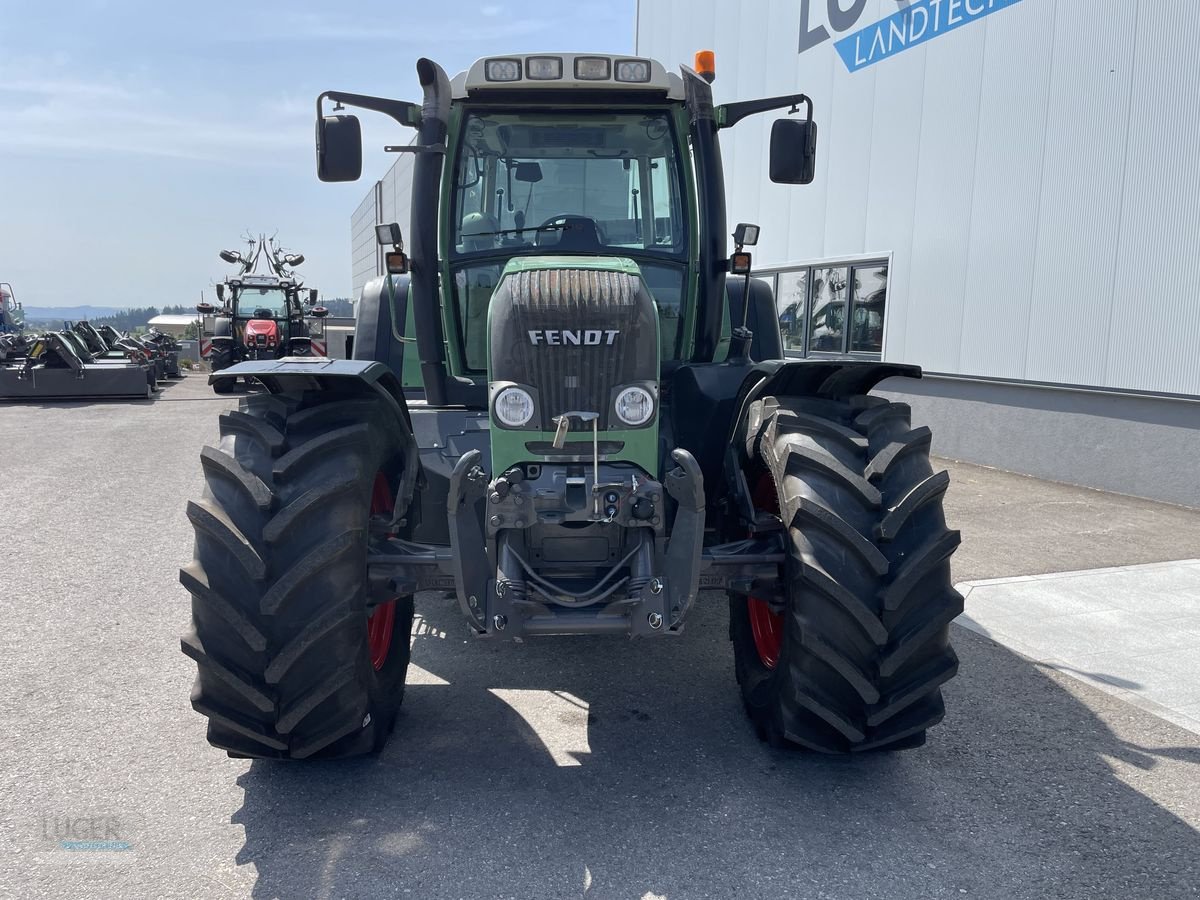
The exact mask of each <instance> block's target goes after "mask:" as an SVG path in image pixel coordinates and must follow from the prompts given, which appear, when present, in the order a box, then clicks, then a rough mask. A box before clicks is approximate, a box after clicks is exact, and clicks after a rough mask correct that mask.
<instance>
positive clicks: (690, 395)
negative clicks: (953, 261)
mask: <svg viewBox="0 0 1200 900" xmlns="http://www.w3.org/2000/svg"><path fill="white" fill-rule="evenodd" d="M896 376H899V377H905V378H920V377H921V369H920V367H919V366H909V365H902V364H899V363H883V362H878V361H876V360H857V359H773V360H768V361H766V362H758V363H754V362H749V361H747V360H742V361H738V360H732V361H728V362H724V363H708V364H698V365H685V366H681V367H680V368H679V369H678V370H677V371H676V373H675V376H674V379H673V384H672V388H671V393H672V397H673V400H674V402H673V405H672V410H671V414H672V424H673V426H674V434H675V443H676V444H677V445H678V446H680V447H682V448H683V449H685V450H687V451H689V452H690V453H691V454H692V455H693V456H695V457H696V461H697V462H698V463H699V464H700V470H701V472H703V474H704V487H705V491H706V493H707V495H708V498H709V501H710V503H711V502H713V501H714V500H716V499H719V498H720V497H722V496H725V493H726V490H727V489H728V485H727V484H726V480H727V479H726V474H727V473H726V472H725V471H724V470H725V468H726V466H725V462H726V460H725V454H726V450H727V449H728V448H729V447H743V446H744V445H745V439H746V434H747V431H748V429H749V423H748V419H749V415H748V413H749V410H750V406H751V404H752V403H753V402H754V401H755V400H757V399H759V398H761V397H768V396H772V395H781V396H805V397H828V398H830V399H843V398H846V397H852V396H854V395H856V394H865V393H867V392H868V391H870V390H871V389H872V388H873V387H875V385H876V384H878V383H879V382H880V381H882V380H883V379H885V378H892V377H896ZM715 435H725V440H724V441H716V440H713V437H714V436H715Z"/></svg>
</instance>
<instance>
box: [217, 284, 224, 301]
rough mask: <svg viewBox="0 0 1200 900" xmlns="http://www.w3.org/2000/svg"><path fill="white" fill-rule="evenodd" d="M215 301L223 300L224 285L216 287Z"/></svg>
mask: <svg viewBox="0 0 1200 900" xmlns="http://www.w3.org/2000/svg"><path fill="white" fill-rule="evenodd" d="M217 299H218V300H221V301H224V299H225V285H223V284H218V285H217Z"/></svg>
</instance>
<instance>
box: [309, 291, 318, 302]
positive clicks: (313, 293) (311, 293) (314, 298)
mask: <svg viewBox="0 0 1200 900" xmlns="http://www.w3.org/2000/svg"><path fill="white" fill-rule="evenodd" d="M316 302H317V289H316V288H309V290H308V305H309V306H313V305H314V304H315V303H316Z"/></svg>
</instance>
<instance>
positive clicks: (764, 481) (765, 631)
mask: <svg viewBox="0 0 1200 900" xmlns="http://www.w3.org/2000/svg"><path fill="white" fill-rule="evenodd" d="M752 497H753V500H754V508H755V509H757V510H761V511H762V512H768V513H773V514H775V515H778V514H779V498H778V496H777V495H776V493H775V482H774V481H773V480H772V479H771V476H770V475H768V474H765V473H764V474H763V476H762V477H761V478H759V479H758V481H757V483H756V484H755V485H754V493H753V495H752ZM746 612H747V614H748V615H749V617H750V633H751V634H752V635H754V649H756V650H757V651H758V659H759V662H761V663H762V664H763V665H764V666H765V667H766V668H768V669H774V668H775V666H776V665H778V663H779V652H780V651H781V650H782V649H783V614H782V613H777V612H775V611H774V610H773V609H771V605H770V604H769V603H768V602H767V601H766V600H763V599H760V598H759V597H754V596H750V597H747V598H746Z"/></svg>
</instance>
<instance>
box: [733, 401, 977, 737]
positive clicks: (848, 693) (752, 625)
mask: <svg viewBox="0 0 1200 900" xmlns="http://www.w3.org/2000/svg"><path fill="white" fill-rule="evenodd" d="M759 413H760V414H759V415H758V416H757V417H752V423H753V422H754V421H755V418H756V419H757V422H758V427H757V430H756V432H755V434H754V435H753V437H752V444H751V445H750V446H749V448H748V449H751V450H752V452H753V454H754V456H753V458H752V461H751V463H750V466H749V467H748V468H747V471H746V475H747V479H748V482H749V484H750V486H751V489H752V492H753V495H754V502H755V505H756V507H757V508H758V510H760V511H761V512H766V513H773V514H776V515H779V516H780V518H781V520H782V524H783V525H784V527H785V528H786V529H787V536H788V539H787V542H786V543H787V548H788V560H787V564H786V566H785V567H784V570H783V571H782V572H781V576H780V579H779V581H778V582H777V583H776V584H773V585H762V586H761V587H760V586H758V585H756V586H755V588H754V589H753V590H752V591H751V593H750V595H749V596H747V595H737V594H731V596H730V636H731V638H732V640H733V645H734V659H735V666H736V671H737V678H738V682H739V683H740V685H741V690H742V696H743V699H744V700H745V704H746V709H747V711H748V712H749V714H750V717H751V719H752V720H753V722H754V724H755V726H756V728H757V730H758V733H759V735H760V737H762V738H763V739H764V740H767V741H769V742H771V743H772V744H774V745H786V744H791V745H795V746H799V747H804V748H808V749H811V750H818V751H822V752H826V753H846V752H854V751H862V750H900V749H905V748H908V747H915V746H919V745H921V744H923V743H924V742H925V730H926V729H927V728H929V727H931V726H933V725H935V724H937V723H938V722H939V721H941V719H942V717H943V715H944V713H945V707H944V705H943V702H942V696H941V685H942V684H944V683H945V682H946V681H948V680H949V679H950V678H952V677H953V676H954V674H955V673H956V672H957V670H958V658H957V657H956V656H955V654H954V651H953V650H952V649H951V648H950V645H949V626H950V621H951V620H952V619H953V618H954V617H955V616H957V615H958V614H959V613H960V612H962V608H963V604H962V597H961V596H960V595H959V594H958V592H957V591H955V590H954V588H953V586H952V582H951V579H950V555H951V554H952V553H953V552H954V549H955V548H956V547H957V546H958V543H959V535H958V532H956V531H951V530H949V529H947V528H946V522H945V516H944V515H943V512H942V495H943V494H944V493H945V490H946V487H947V485H948V484H949V476H948V474H947V473H946V472H939V473H937V474H934V472H933V469H932V467H931V465H930V460H929V444H930V432H929V429H928V428H923V427H922V428H916V429H913V428H911V427H910V424H909V408H908V407H907V406H906V405H904V404H902V403H889V402H887V401H885V400H883V399H881V398H878V397H856V398H853V399H851V400H849V401H834V400H824V399H816V398H795V397H780V398H768V399H767V400H765V401H762V403H761V406H760V409H759Z"/></svg>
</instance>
